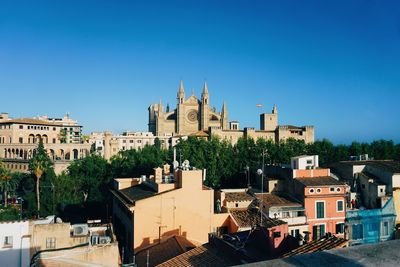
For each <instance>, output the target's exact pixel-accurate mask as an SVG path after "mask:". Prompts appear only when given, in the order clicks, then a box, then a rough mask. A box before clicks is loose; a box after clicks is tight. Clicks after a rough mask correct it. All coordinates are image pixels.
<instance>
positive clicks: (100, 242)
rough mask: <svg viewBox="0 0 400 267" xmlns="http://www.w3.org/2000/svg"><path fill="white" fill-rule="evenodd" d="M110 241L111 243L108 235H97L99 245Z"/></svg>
mask: <svg viewBox="0 0 400 267" xmlns="http://www.w3.org/2000/svg"><path fill="white" fill-rule="evenodd" d="M110 243H111V237H109V236H100V237H99V244H100V245H105V244H110Z"/></svg>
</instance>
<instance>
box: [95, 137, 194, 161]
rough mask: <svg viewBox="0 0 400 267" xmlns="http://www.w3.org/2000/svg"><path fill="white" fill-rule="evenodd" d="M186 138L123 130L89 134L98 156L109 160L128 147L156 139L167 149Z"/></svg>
mask: <svg viewBox="0 0 400 267" xmlns="http://www.w3.org/2000/svg"><path fill="white" fill-rule="evenodd" d="M181 138H182V139H186V138H187V137H186V136H173V135H172V134H164V135H159V136H155V135H154V134H153V133H151V132H124V133H123V134H118V135H113V134H112V133H111V132H94V133H92V134H91V135H90V139H89V143H90V144H91V145H92V148H93V149H94V150H95V151H96V153H97V154H98V155H100V156H103V157H104V158H105V159H107V160H109V159H110V158H111V157H112V156H115V155H117V154H118V153H119V152H120V151H125V150H130V149H135V150H139V149H143V148H144V147H145V146H147V145H149V146H152V145H154V144H155V142H156V139H158V140H159V141H160V143H161V147H162V148H164V149H168V148H170V147H174V146H175V145H176V144H178V142H179V140H180V139H181Z"/></svg>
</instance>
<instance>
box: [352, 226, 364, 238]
mask: <svg viewBox="0 0 400 267" xmlns="http://www.w3.org/2000/svg"><path fill="white" fill-rule="evenodd" d="M351 231H352V236H353V239H354V240H358V239H363V237H364V235H363V225H362V224H354V225H353V226H352V229H351Z"/></svg>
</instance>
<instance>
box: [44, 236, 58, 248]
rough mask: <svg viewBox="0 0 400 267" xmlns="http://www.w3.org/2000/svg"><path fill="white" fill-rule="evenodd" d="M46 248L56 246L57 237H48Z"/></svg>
mask: <svg viewBox="0 0 400 267" xmlns="http://www.w3.org/2000/svg"><path fill="white" fill-rule="evenodd" d="M46 248H47V249H53V248H56V238H55V237H48V238H46Z"/></svg>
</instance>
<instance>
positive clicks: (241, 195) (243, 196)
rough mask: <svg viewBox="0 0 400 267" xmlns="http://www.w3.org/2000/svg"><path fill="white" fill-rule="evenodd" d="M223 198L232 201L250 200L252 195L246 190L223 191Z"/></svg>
mask: <svg viewBox="0 0 400 267" xmlns="http://www.w3.org/2000/svg"><path fill="white" fill-rule="evenodd" d="M225 200H226V201H228V202H231V201H232V202H233V201H252V200H254V197H253V196H252V195H250V194H248V193H247V192H225Z"/></svg>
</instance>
